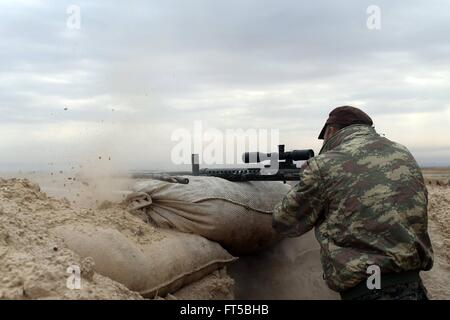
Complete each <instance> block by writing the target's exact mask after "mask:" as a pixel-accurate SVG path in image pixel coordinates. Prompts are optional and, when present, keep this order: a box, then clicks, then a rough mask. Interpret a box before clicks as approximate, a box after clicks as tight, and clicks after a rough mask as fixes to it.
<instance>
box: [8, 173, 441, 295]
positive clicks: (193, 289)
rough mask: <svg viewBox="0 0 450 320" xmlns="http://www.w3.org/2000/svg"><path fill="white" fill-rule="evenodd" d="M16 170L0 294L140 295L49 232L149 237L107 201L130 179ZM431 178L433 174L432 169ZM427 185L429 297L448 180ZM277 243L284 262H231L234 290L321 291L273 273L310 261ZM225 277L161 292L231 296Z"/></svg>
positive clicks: (437, 272)
mask: <svg viewBox="0 0 450 320" xmlns="http://www.w3.org/2000/svg"><path fill="white" fill-rule="evenodd" d="M433 174H436V173H435V172H433ZM439 174H440V175H439V177H438V179H440V180H445V179H446V177H447V176H446V175H445V173H444V176H442V173H439ZM3 176H4V175H3ZM15 176H16V177H17V176H18V175H15ZM24 176H27V177H28V178H30V181H28V180H20V179H0V298H4V299H49V298H55V299H142V297H141V296H140V295H138V294H137V293H135V292H132V291H130V290H128V289H127V288H126V287H124V286H123V285H121V284H119V283H117V282H115V281H113V280H111V279H109V278H107V277H103V276H101V275H100V274H97V273H95V272H94V271H93V270H92V269H93V268H92V265H91V263H90V261H85V260H86V259H85V260H83V259H81V258H80V257H79V256H77V255H76V254H75V253H74V252H72V251H70V250H68V249H67V248H65V247H64V244H63V243H62V242H61V239H58V238H55V236H54V235H52V234H51V233H50V232H49V230H50V229H51V228H52V227H55V226H59V225H63V224H68V223H73V222H86V223H90V224H94V225H98V226H111V227H113V228H116V229H118V230H119V231H121V232H123V233H124V234H125V235H126V236H128V237H130V238H133V239H134V240H135V241H137V242H140V243H146V242H147V241H150V240H154V237H157V236H158V234H157V232H155V230H154V228H152V227H151V226H150V225H148V224H143V223H142V220H141V219H140V218H138V217H136V216H133V215H131V214H129V213H128V212H127V211H126V210H124V208H122V207H121V206H119V205H117V204H114V203H117V202H120V201H121V200H122V199H123V198H124V197H125V195H126V190H129V188H130V186H131V185H132V184H133V183H135V181H132V180H130V179H126V178H114V179H111V178H106V177H105V176H100V175H82V174H77V175H72V174H70V175H67V174H65V173H59V172H57V173H53V174H45V175H42V174H40V175H38V174H32V175H29V174H27V175H22V177H24ZM87 177H89V178H87ZM432 178H433V179H436V177H435V176H433V177H432ZM35 182H38V183H39V184H40V185H41V186H42V189H41V187H39V185H37V184H35ZM428 189H429V200H430V201H429V231H430V235H431V238H432V242H433V247H434V250H435V265H434V267H433V269H432V270H431V271H430V272H423V273H422V276H423V279H424V282H425V285H426V287H427V288H428V291H429V294H430V296H431V297H432V298H433V299H450V187H445V186H437V185H436V184H430V185H429V186H428ZM283 250H284V251H282V252H281V253H280V252H277V253H276V254H277V257H278V258H280V254H281V261H283V259H285V261H290V262H289V263H286V264H284V263H283V266H282V268H281V269H278V270H271V269H270V268H267V269H266V268H264V266H270V265H271V264H272V262H273V260H270V259H272V258H273V254H272V253H270V252H269V253H267V255H266V258H264V259H265V260H261V261H259V262H258V263H257V264H256V265H255V267H256V268H258V270H259V271H258V272H257V273H256V272H253V271H251V272H250V273H249V269H248V268H247V267H248V266H249V265H248V264H247V265H246V264H241V267H240V268H241V270H240V271H239V266H238V267H237V268H234V270H235V271H234V277H235V279H236V287H237V291H236V293H237V297H238V298H280V299H299V298H302V299H308V298H311V297H312V296H314V295H315V294H318V295H323V292H325V291H317V290H318V289H317V288H319V286H318V285H317V283H314V282H304V281H303V280H302V281H297V282H295V281H294V282H293V281H289V279H290V277H286V276H283V277H281V278H280V277H278V278H277V274H281V273H282V274H284V275H290V274H291V275H295V274H296V272H298V269H299V268H303V267H304V266H305V265H306V266H309V267H310V269H311V270H312V269H315V268H316V266H317V265H316V264H315V263H312V264H311V263H308V262H307V261H300V260H301V259H302V258H299V257H293V256H292V255H293V254H294V255H295V252H294V253H293V252H292V250H290V249H289V248H285V249H283ZM303 257H305V256H303ZM286 259H287V260H286ZM256 261H257V260H256ZM293 262H295V263H293ZM305 263H306V264H305ZM72 264H76V265H80V266H81V267H82V275H83V286H82V289H81V290H70V289H68V288H67V286H66V282H67V278H68V276H69V274H68V273H66V271H67V270H66V268H67V267H68V266H69V265H72ZM242 268H244V270H242ZM245 268H247V269H245ZM293 268H295V269H293ZM317 268H320V266H317ZM236 270H238V271H237V272H238V273H237V274H236ZM280 271H281V272H280ZM318 272H319V273H320V272H321V271H320V270H319V271H318ZM239 273H240V274H239ZM258 275H259V276H258ZM258 277H259V278H258ZM261 279H262V281H270V286H268V284H267V283H261V282H260V281H261ZM264 279H265V280H264ZM280 279H281V280H280ZM283 279H284V280H283ZM258 281H259V282H258ZM283 281H284V282H283ZM283 283H284V284H283ZM296 284H298V286H297V287H298V288H297V287H295V286H296ZM233 285H234V283H233V280H232V279H231V278H230V277H229V276H228V275H227V274H224V273H223V271H222V272H216V273H215V274H213V275H210V276H209V277H206V278H204V279H202V281H199V282H198V283H195V284H192V285H190V286H188V287H186V288H184V289H182V290H180V292H178V293H175V294H173V295H170V296H169V297H166V298H168V299H175V298H180V299H183V298H191V299H214V298H228V299H229V298H232V297H233V293H232V287H233ZM300 287H301V288H300ZM266 289H267V290H266ZM320 290H322V289H320ZM326 295H327V297H326V298H335V297H334V296H333V295H332V294H330V295H328V293H326Z"/></svg>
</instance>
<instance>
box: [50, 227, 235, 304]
mask: <svg viewBox="0 0 450 320" xmlns="http://www.w3.org/2000/svg"><path fill="white" fill-rule="evenodd" d="M53 233H54V234H56V235H58V236H59V237H61V238H63V240H64V242H65V244H66V245H67V246H68V247H69V248H70V249H71V250H73V251H74V252H76V253H77V254H78V255H80V256H81V257H84V258H90V259H92V260H93V265H94V269H95V271H96V272H98V273H100V274H102V275H104V276H107V277H109V278H111V279H113V280H115V281H117V282H119V283H121V284H123V285H125V286H126V287H127V288H128V289H130V290H132V291H136V292H138V293H139V294H141V295H142V296H144V297H146V298H154V297H157V296H164V295H167V294H170V293H174V292H176V291H178V290H179V289H181V288H183V287H184V286H186V285H190V284H192V283H195V282H196V281H198V280H200V279H203V278H204V277H206V276H208V275H211V274H212V273H213V272H215V271H216V270H219V269H222V268H224V267H225V266H226V265H227V264H229V263H231V262H233V261H235V260H236V258H234V257H233V256H231V255H230V254H229V253H228V252H227V251H226V250H224V249H223V248H222V247H221V246H220V245H219V244H217V243H214V242H212V241H209V240H207V239H205V238H203V237H201V236H198V235H194V234H187V233H181V232H176V231H170V230H166V231H164V232H162V235H161V236H160V238H159V239H157V240H155V241H152V242H151V243H146V244H144V245H142V244H139V243H137V242H136V241H133V240H132V239H130V238H128V237H126V236H125V235H124V234H122V233H121V232H119V231H118V230H116V229H113V228H102V227H95V226H92V225H86V224H81V225H66V226H61V227H56V228H55V229H54V230H53ZM230 291H232V290H230Z"/></svg>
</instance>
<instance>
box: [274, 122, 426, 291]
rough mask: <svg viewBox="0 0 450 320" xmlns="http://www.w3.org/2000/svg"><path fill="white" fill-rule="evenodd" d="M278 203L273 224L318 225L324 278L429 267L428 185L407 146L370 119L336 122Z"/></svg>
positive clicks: (337, 283)
mask: <svg viewBox="0 0 450 320" xmlns="http://www.w3.org/2000/svg"><path fill="white" fill-rule="evenodd" d="M300 175H301V180H300V182H299V183H298V184H297V185H296V186H295V187H293V188H292V190H291V191H289V193H288V194H287V195H286V196H285V197H284V198H283V200H282V202H281V203H280V204H279V205H278V206H277V207H276V208H275V210H274V214H273V227H274V228H275V229H276V230H277V231H279V232H280V233H281V234H284V235H286V236H294V237H295V236H299V235H302V234H304V233H306V232H307V231H309V230H311V229H312V228H313V227H315V233H316V238H317V240H318V241H319V243H320V246H321V262H322V266H323V270H324V279H325V280H326V282H327V284H328V286H329V287H330V288H331V289H333V290H335V291H344V290H346V289H349V288H352V287H353V286H355V285H357V284H358V283H359V282H361V281H363V280H365V279H366V278H367V276H368V274H367V273H366V272H367V268H368V266H370V265H373V264H376V265H378V266H379V267H380V269H381V273H393V272H402V271H408V270H429V269H431V267H432V265H433V250H432V247H431V242H430V238H429V236H428V232H427V203H428V193H427V189H426V187H425V184H424V180H423V176H422V173H421V170H420V168H419V166H418V165H417V163H416V161H415V160H414V158H413V156H412V155H411V154H410V153H409V151H408V150H407V149H406V148H405V147H404V146H402V145H400V144H397V143H395V142H392V141H390V140H388V139H386V138H384V137H381V136H380V135H379V134H377V133H376V131H375V129H374V128H372V127H370V126H367V125H351V126H348V127H345V128H343V129H341V130H339V131H338V132H337V133H336V134H335V135H334V136H333V137H331V138H330V139H329V140H328V141H327V142H326V143H325V144H324V146H323V147H322V150H321V151H320V154H319V155H318V156H316V157H314V158H312V159H310V160H308V161H307V162H306V163H305V164H304V165H303V166H302V168H301V174H300Z"/></svg>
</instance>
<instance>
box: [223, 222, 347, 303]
mask: <svg viewBox="0 0 450 320" xmlns="http://www.w3.org/2000/svg"><path fill="white" fill-rule="evenodd" d="M227 270H228V273H229V274H230V275H231V277H232V278H234V279H235V286H236V289H235V296H236V299H251V300H260V299H275V300H278V299H283V300H292V299H301V300H337V299H340V296H339V294H337V293H336V292H334V291H332V290H331V289H329V288H328V286H327V284H326V282H325V280H323V276H322V275H323V269H322V265H321V263H320V246H319V244H318V242H317V240H316V239H315V237H314V232H313V231H310V232H308V233H306V234H304V235H302V236H301V237H298V238H287V239H283V240H282V241H281V242H280V243H278V244H277V245H275V246H274V247H272V248H270V250H267V251H265V252H262V253H260V254H258V255H255V256H249V257H242V258H240V259H239V261H237V262H236V263H234V264H233V265H231V266H230V267H228V269H227Z"/></svg>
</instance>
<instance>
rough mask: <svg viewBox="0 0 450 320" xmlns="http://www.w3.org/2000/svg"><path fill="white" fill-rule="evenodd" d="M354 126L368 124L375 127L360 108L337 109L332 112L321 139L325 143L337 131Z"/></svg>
mask: <svg viewBox="0 0 450 320" xmlns="http://www.w3.org/2000/svg"><path fill="white" fill-rule="evenodd" d="M352 124H366V125H370V126H371V125H373V121H372V119H371V118H370V117H369V116H368V115H367V114H366V113H365V112H364V111H362V110H360V109H358V108H355V107H351V106H342V107H337V108H335V109H333V110H332V111H331V112H330V115H329V117H328V119H327V121H326V122H325V125H324V126H323V128H322V131H321V132H320V134H319V139H323V140H324V143H325V142H326V141H327V140H328V139H330V138H331V137H332V136H333V135H334V134H335V133H336V132H337V131H339V130H341V129H342V128H345V127H347V126H350V125H352Z"/></svg>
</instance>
